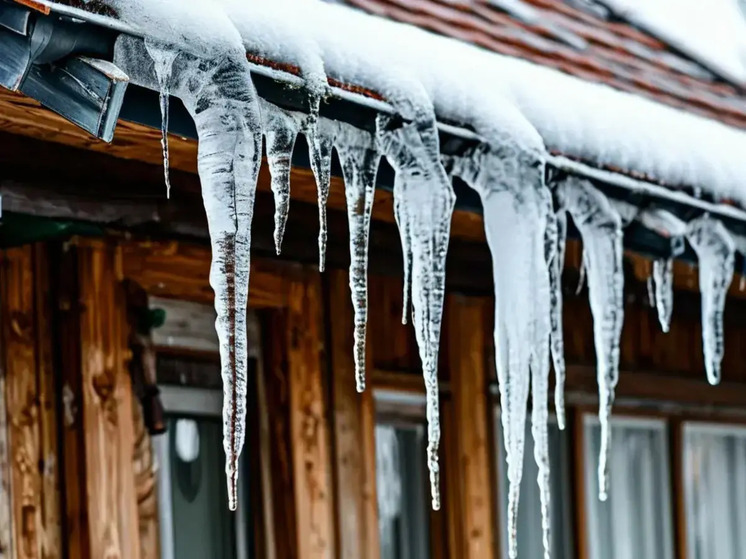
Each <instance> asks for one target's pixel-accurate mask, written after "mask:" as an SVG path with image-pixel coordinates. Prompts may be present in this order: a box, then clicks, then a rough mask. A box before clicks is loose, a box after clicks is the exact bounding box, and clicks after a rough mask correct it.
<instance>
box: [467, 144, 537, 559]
mask: <svg viewBox="0 0 746 559" xmlns="http://www.w3.org/2000/svg"><path fill="white" fill-rule="evenodd" d="M491 149H493V148H486V147H480V148H477V149H476V150H475V151H474V153H473V154H472V155H471V157H469V158H468V159H464V160H463V161H458V162H456V168H455V169H454V171H453V172H454V174H455V175H458V176H460V177H461V178H462V179H464V181H465V182H466V183H467V184H469V185H470V186H471V187H472V188H474V189H475V190H477V192H479V194H480V197H481V198H482V205H483V207H484V220H485V229H486V233H487V241H488V244H489V247H490V252H491V253H492V263H493V277H494V281H495V357H496V362H497V374H498V381H499V387H500V406H501V410H502V412H501V421H502V425H503V434H504V443H505V450H506V453H507V462H508V480H509V489H508V519H507V520H508V540H509V541H508V550H509V557H510V558H511V559H515V558H516V557H517V554H518V543H517V525H518V500H519V493H520V484H521V477H522V474H523V454H524V443H525V440H524V437H525V425H526V423H525V421H526V405H527V398H528V390H529V381H530V379H531V378H532V377H533V378H534V386H535V390H536V392H537V394H535V398H536V399H535V401H534V404H535V406H536V409H535V411H534V413H533V414H532V418H533V420H534V421H535V424H534V427H533V434H534V437H535V439H536V440H535V445H536V453H535V458H536V460H537V465H538V467H539V486H540V492H541V500H542V514H543V518H542V526H543V528H544V533H543V541H544V542H545V543H547V542H548V541H549V533H548V528H549V517H548V512H549V487H548V483H547V480H548V468H549V463H548V460H547V459H546V456H547V452H548V450H547V448H546V445H547V439H546V437H544V429H545V427H544V428H542V427H541V422H542V421H543V418H544V417H545V414H546V413H547V410H546V406H547V405H548V402H547V393H546V385H547V382H548V381H547V377H548V375H549V357H548V353H549V338H550V330H551V328H550V306H551V304H550V299H551V296H550V286H549V269H548V265H547V261H546V254H545V248H546V245H545V232H546V227H547V223H546V222H547V211H546V208H547V206H546V198H545V196H546V194H545V193H543V189H545V188H546V187H545V186H544V164H543V161H542V156H541V153H540V152H538V150H537V152H533V151H526V150H523V149H521V148H520V147H518V146H516V145H512V144H510V143H507V144H506V145H500V146H499V147H498V148H496V149H495V151H494V152H493V151H491ZM542 395H543V397H542ZM532 423H533V422H532ZM545 553H548V550H546V549H545Z"/></svg>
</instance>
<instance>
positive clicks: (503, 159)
mask: <svg viewBox="0 0 746 559" xmlns="http://www.w3.org/2000/svg"><path fill="white" fill-rule="evenodd" d="M146 44H147V52H148V54H149V55H150V56H151V57H152V60H153V61H154V62H155V72H156V74H157V78H158V84H159V86H160V91H161V108H162V111H163V151H164V165H165V173H166V181H167V184H168V143H167V137H166V131H167V129H168V120H167V117H168V97H169V94H173V95H175V96H178V97H180V98H181V99H182V100H183V101H184V104H185V106H186V108H187V109H188V110H189V112H190V114H191V115H192V117H193V118H194V121H195V124H196V127H197V131H198V136H199V160H198V165H199V174H200V179H201V183H202V189H203V198H204V203H205V208H206V212H207V217H208V224H209V230H210V236H211V242H212V248H213V265H212V269H211V273H210V282H211V285H212V287H213V289H214V291H215V308H216V311H217V316H218V317H217V321H216V328H217V332H218V336H219V339H220V347H221V362H222V376H223V381H224V389H225V401H224V410H223V419H224V433H225V438H224V448H225V452H226V456H227V463H226V473H227V475H228V489H229V497H230V499H229V501H230V507H231V509H235V508H236V505H237V489H236V483H237V475H238V467H237V465H238V457H239V455H240V452H241V449H242V447H243V442H244V430H245V427H244V421H245V414H246V402H245V400H246V347H245V339H246V335H245V328H246V305H247V299H248V288H249V268H250V260H249V252H250V246H251V219H252V215H253V205H254V196H255V188H256V181H257V175H258V171H259V166H260V164H261V154H262V136H263V139H264V143H265V146H266V155H267V161H268V164H269V169H270V173H271V188H272V192H273V194H274V199H275V243H276V249H277V253H278V254H279V253H280V249H281V245H282V238H283V233H284V230H285V223H286V220H287V215H288V209H289V202H290V171H291V158H292V153H293V148H294V145H295V141H296V138H297V137H298V135H299V134H300V133H302V134H304V135H305V136H306V138H307V139H308V145H309V149H310V160H311V167H312V170H313V173H314V175H315V177H316V181H317V186H318V206H319V237H318V244H319V268H320V269H321V270H322V271H323V269H324V260H325V249H326V236H327V230H326V202H327V198H328V195H329V184H330V175H331V160H332V152H333V150H334V149H336V151H337V154H338V156H339V160H340V162H341V164H342V170H343V175H344V181H345V193H346V201H347V214H348V220H349V229H350V260H351V263H350V274H349V275H350V289H351V293H352V303H353V307H354V316H355V331H354V349H353V351H354V359H355V379H356V383H357V388H358V390H359V391H362V390H364V389H365V333H366V322H367V309H368V299H367V294H368V288H367V263H368V234H369V229H370V220H371V213H372V207H373V198H374V192H375V181H376V174H377V170H378V164H379V161H380V158H381V157H382V156H383V157H386V158H387V159H388V161H389V162H390V163H391V166H392V167H393V168H394V170H395V171H396V179H395V183H394V200H395V202H394V203H395V217H396V222H397V224H398V226H399V231H400V233H401V242H402V250H403V254H404V307H405V308H404V312H403V319H404V322H406V320H407V317H408V315H409V310H408V307H409V305H410V300H411V307H412V311H411V312H412V318H413V323H414V328H415V331H416V337H417V342H418V346H419V352H420V357H421V360H422V367H423V376H424V381H425V387H426V395H427V420H428V448H427V462H428V467H429V470H430V481H431V490H432V506H433V508H435V509H438V508H439V507H440V493H439V466H438V446H439V439H440V424H439V409H438V406H439V403H438V393H439V391H438V375H437V363H438V345H439V339H440V328H441V315H442V311H443V302H444V291H445V263H446V253H447V249H448V240H449V234H450V221H451V215H452V212H453V208H454V203H455V195H454V192H453V188H452V184H451V181H452V177H454V176H458V177H460V178H461V179H463V180H464V181H465V182H466V183H467V184H469V185H470V186H471V187H472V188H474V189H475V190H477V192H479V194H480V196H481V198H482V202H483V206H484V221H485V229H486V233H487V239H488V243H489V246H490V250H491V253H492V258H493V266H494V282H495V347H496V362H497V373H498V378H499V386H500V396H501V409H502V413H501V418H502V423H503V432H504V443H505V447H506V450H507V457H508V458H507V461H508V478H509V507H508V523H509V527H508V534H509V540H510V541H509V550H510V557H511V558H515V557H516V556H517V544H516V527H517V507H518V493H519V486H520V482H521V475H522V465H523V449H524V440H523V438H524V432H525V431H524V426H525V422H526V412H527V400H528V394H529V386H531V393H532V414H531V422H532V435H533V437H534V444H535V459H536V461H537V464H538V467H539V479H538V482H539V486H540V495H541V511H542V526H543V542H544V549H545V553H544V556H545V558H548V557H549V546H550V539H549V529H550V526H549V510H550V509H549V501H550V495H549V459H548V438H547V420H548V400H549V388H548V384H549V381H548V379H549V369H550V361H551V362H552V363H553V367H554V371H555V376H556V389H555V397H554V400H555V411H556V414H557V419H558V423H559V427H560V429H564V428H565V405H564V381H565V363H564V344H563V337H562V288H561V275H562V268H563V263H564V252H565V238H566V232H567V217H566V216H567V214H570V216H571V217H572V219H573V222H574V224H575V226H576V227H577V229H578V230H579V232H580V235H581V237H582V240H583V246H584V269H585V272H586V274H587V281H588V287H589V293H590V306H591V311H592V314H593V319H594V341H595V347H596V357H597V376H598V385H599V400H600V406H599V418H600V423H601V452H600V459H599V471H598V475H599V487H600V498H601V499H602V500H603V499H606V496H607V494H608V485H609V481H608V455H609V445H610V444H611V429H610V424H609V418H610V413H611V406H612V403H613V400H614V390H615V387H616V384H617V380H618V375H619V340H620V335H621V330H622V324H623V314H624V299H623V294H624V274H623V266H622V258H623V255H622V231H623V227H624V226H625V225H626V224H628V223H629V222H630V221H631V220H632V219H638V220H640V221H642V222H643V223H645V224H647V225H648V226H650V227H653V228H655V229H656V230H657V231H658V232H659V233H661V234H663V235H664V236H667V237H670V238H671V239H672V240H678V241H681V240H682V239H684V238H686V239H687V240H688V241H689V244H690V245H691V246H692V248H693V249H694V250H695V251H696V253H697V256H698V258H699V264H700V265H699V275H700V286H701V290H702V322H703V339H704V354H705V361H706V363H705V365H706V370H707V376H708V379H709V380H710V382H711V383H713V384H714V383H717V382H718V381H719V378H720V362H721V359H722V356H723V326H722V315H723V309H724V305H725V295H726V292H727V289H728V286H729V284H730V281H731V278H732V275H733V262H734V251H735V242H734V238H733V237H732V236H731V235H730V234H729V233H728V231H726V229H725V227H724V226H723V225H722V223H720V222H719V221H717V220H715V219H713V218H711V217H708V216H707V215H705V216H703V217H700V218H699V219H696V220H694V221H693V222H691V223H688V224H685V223H681V222H679V221H678V220H677V219H676V218H674V217H673V216H672V215H670V214H667V213H665V212H655V211H645V212H643V213H639V211H638V210H637V209H636V208H634V207H632V206H629V205H627V204H624V203H619V202H616V201H613V200H610V199H608V198H607V197H605V196H604V195H603V194H602V193H601V192H600V191H599V190H598V189H596V188H595V187H594V185H593V184H592V183H591V182H590V181H588V180H586V179H582V178H578V177H569V178H566V179H564V180H562V181H558V182H557V183H556V184H553V185H547V184H546V179H545V165H544V157H543V153H537V152H536V151H535V150H531V149H526V148H523V147H521V146H520V145H517V144H515V145H510V146H509V148H510V149H506V146H505V145H503V146H499V147H500V149H495V147H494V146H486V145H480V146H479V147H478V148H476V149H473V150H471V151H470V152H469V153H467V154H465V155H464V156H462V157H458V158H453V157H452V158H447V159H446V160H445V161H443V160H442V159H441V155H440V152H439V142H438V132H437V129H436V124H435V118H434V111H432V107H429V109H428V110H425V111H421V112H420V113H418V115H419V116H417V117H416V118H415V119H414V120H412V121H407V120H404V121H401V120H399V121H397V120H396V119H392V118H388V117H384V116H382V117H379V119H378V122H377V123H376V124H377V130H376V133H375V134H371V133H368V132H366V131H362V130H359V129H356V128H353V127H351V126H349V125H346V124H343V123H340V122H334V121H330V120H327V119H325V118H321V117H319V115H318V107H319V104H320V102H321V98H320V97H316V98H314V99H312V101H313V102H312V103H311V106H312V108H313V110H312V111H311V114H301V113H294V112H290V111H286V110H283V109H280V108H278V107H276V106H274V105H272V104H270V103H268V102H265V101H263V100H261V99H260V98H259V97H258V96H257V94H256V91H255V89H254V87H253V84H252V82H251V76H250V72H249V69H248V67H247V65H246V64H243V63H241V62H240V61H235V60H233V59H231V58H230V57H226V58H225V59H221V60H215V61H211V60H204V59H199V58H197V57H195V56H193V55H188V54H185V53H180V52H178V51H176V50H175V49H172V48H168V47H164V46H163V45H155V44H151V43H146ZM177 57H178V63H175V60H176V59H177ZM550 187H551V189H550ZM674 244H675V245H676V243H674ZM678 246H681V243H680V242H679V243H678ZM653 270H654V273H653V276H652V279H651V291H652V292H653V293H654V300H655V303H656V307H657V310H658V314H659V317H660V322H661V326H662V327H663V329H664V330H665V331H667V330H668V326H669V323H670V319H671V312H672V303H673V266H672V261H671V260H662V261H656V262H655V263H654V266H653ZM410 294H411V299H410Z"/></svg>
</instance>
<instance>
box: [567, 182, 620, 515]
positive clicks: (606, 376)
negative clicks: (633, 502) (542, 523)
mask: <svg viewBox="0 0 746 559" xmlns="http://www.w3.org/2000/svg"><path fill="white" fill-rule="evenodd" d="M558 195H559V198H560V199H561V202H562V205H563V206H564V207H565V208H566V209H567V211H568V212H569V213H570V215H571V216H572V218H573V222H574V223H575V225H576V226H577V228H578V230H579V231H580V235H581V237H582V238H583V251H584V253H585V255H586V268H587V270H586V273H587V277H588V289H589V292H590V295H589V297H590V303H591V312H592V314H593V337H594V340H595V345H596V361H597V372H596V374H597V378H598V389H599V410H598V417H599V420H600V422H601V452H600V456H599V462H598V485H599V498H600V499H601V500H602V501H605V500H606V498H607V495H608V457H609V447H610V445H611V426H610V424H609V419H610V416H611V407H612V404H613V402H614V390H615V388H616V385H617V381H618V380H619V339H620V337H621V334H622V326H623V323H624V270H623V260H622V258H623V254H622V218H621V216H620V215H619V212H618V211H617V209H616V208H615V207H614V206H612V204H610V203H609V200H608V199H607V198H606V197H605V196H604V195H603V194H601V193H600V192H599V191H598V190H596V188H595V187H594V186H593V185H592V184H591V183H590V182H589V181H587V180H585V179H580V178H576V177H570V178H568V179H566V180H565V181H564V182H563V183H561V184H560V185H559V186H558Z"/></svg>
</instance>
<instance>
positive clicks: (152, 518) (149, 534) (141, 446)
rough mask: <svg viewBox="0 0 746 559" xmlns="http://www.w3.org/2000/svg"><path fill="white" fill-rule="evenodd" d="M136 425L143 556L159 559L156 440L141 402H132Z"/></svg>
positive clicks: (136, 464) (135, 456)
mask: <svg viewBox="0 0 746 559" xmlns="http://www.w3.org/2000/svg"><path fill="white" fill-rule="evenodd" d="M132 414H133V418H134V426H135V453H134V474H135V492H136V494H137V518H138V528H139V538H138V539H139V542H140V559H159V558H160V556H161V551H160V532H159V523H158V491H157V478H156V464H155V455H154V452H153V441H152V439H151V437H150V435H149V434H148V431H147V429H146V427H145V421H144V418H143V415H142V406H141V405H140V402H138V401H136V400H134V401H133V402H132Z"/></svg>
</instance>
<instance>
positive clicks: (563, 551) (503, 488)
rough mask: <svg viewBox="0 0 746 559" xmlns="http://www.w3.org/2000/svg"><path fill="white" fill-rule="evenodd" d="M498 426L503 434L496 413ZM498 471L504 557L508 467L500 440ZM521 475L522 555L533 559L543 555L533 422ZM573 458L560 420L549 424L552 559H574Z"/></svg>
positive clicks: (519, 512) (519, 549) (506, 543)
mask: <svg viewBox="0 0 746 559" xmlns="http://www.w3.org/2000/svg"><path fill="white" fill-rule="evenodd" d="M496 418H497V419H496V420H497V429H498V432H499V433H502V424H501V423H500V417H499V415H497V416H496ZM497 447H498V449H499V462H498V471H499V475H500V479H499V489H500V515H499V518H500V543H501V547H502V557H503V558H504V559H507V557H508V522H507V514H508V469H507V463H506V459H507V455H506V453H505V445H504V444H503V443H502V440H500V441H498V444H497ZM524 456H525V459H524V462H523V477H522V478H521V497H520V502H519V506H518V557H520V558H522V559H523V558H526V559H531V558H533V557H543V556H544V549H543V545H542V541H541V503H540V501H539V485H538V483H537V482H536V480H537V478H538V476H539V469H538V467H537V466H536V461H535V460H534V440H533V437H532V435H531V424H530V423H527V424H526V448H525V454H524ZM569 480H570V472H569V461H568V456H567V431H560V430H559V428H558V427H557V424H556V422H550V424H549V484H550V485H549V490H550V492H551V501H550V515H551V521H552V530H551V532H550V537H551V554H552V559H570V557H571V553H572V542H571V530H572V528H571V526H572V525H571V522H572V519H571V512H570V506H569V503H570V502H569V499H570V491H569Z"/></svg>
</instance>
